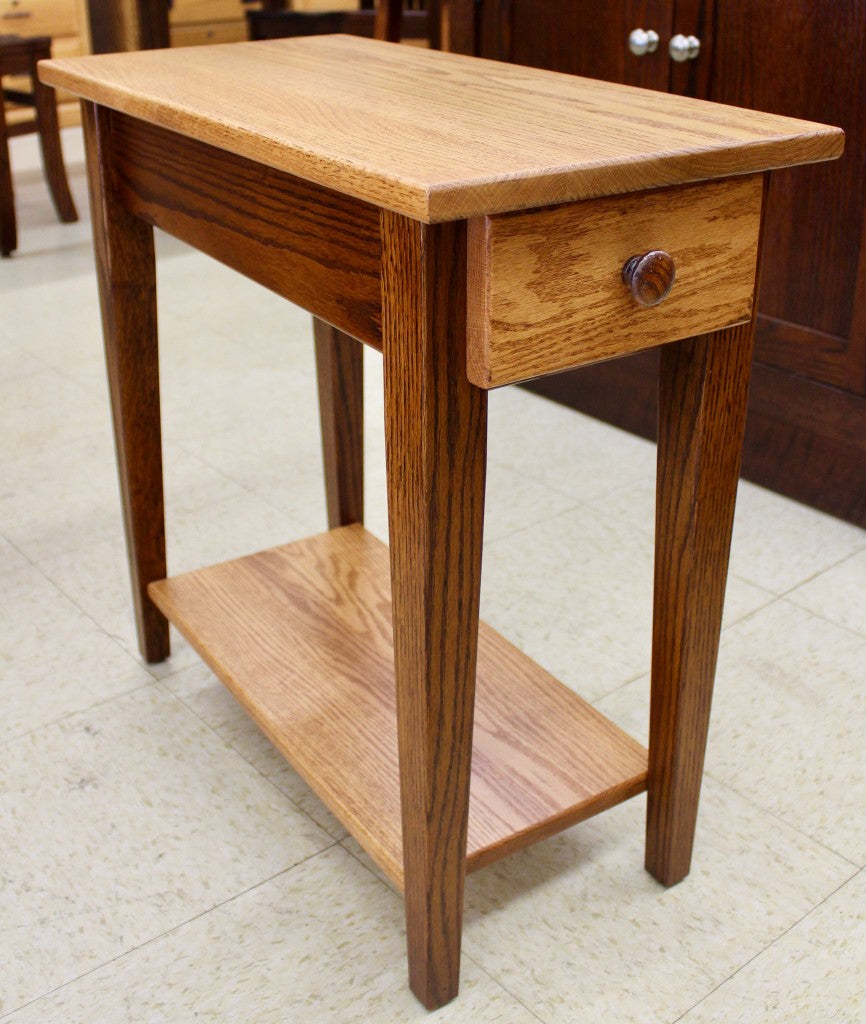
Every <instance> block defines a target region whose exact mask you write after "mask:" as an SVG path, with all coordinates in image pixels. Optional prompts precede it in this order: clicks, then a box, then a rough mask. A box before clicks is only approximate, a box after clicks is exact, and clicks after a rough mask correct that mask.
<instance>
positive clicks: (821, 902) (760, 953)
mask: <svg viewBox="0 0 866 1024" xmlns="http://www.w3.org/2000/svg"><path fill="white" fill-rule="evenodd" d="M859 874H860V870H857V871H855V872H854V874H853V875H851V876H850V877H848V878H846V879H845V880H844V881H843V882H840V884H839V885H837V886H836V888H835V889H833V890H832V892H829V893H827V895H826V896H824V897H823V899H821V900H819V901H818V903H816V904H815V906H814V907H812V909H811V910H808V911H807V912H806V913H805V914H803V916H802V917H800V918H798V919H797V920H796V921H794V922H793V924H791V925H789V926H788V927H787V928H785V930H784V931H782V932H780V933H779V934H778V935H777V936H776V937H775V938H774V939H772V940H771V941H770V942H768V943H767V945H766V946H764V947H763V949H761V950H759V951H758V952H757V953H755V954H753V955H752V956H750V957H749V958H748V960H746V961H744V962H743V963H742V964H740V966H739V967H738V968H737V969H736V970H735V971H733V972H732V973H731V974H729V975H728V977H727V978H725V979H724V981H720V982H719V984H718V985H715V986H714V987H713V988H712V989H710V991H709V992H707V993H706V995H703V996H701V998H700V999H699V1000H698V1001H697V1002H696V1003H693V1004H692V1005H691V1006H690V1007H689V1008H688V1009H687V1010H685V1011H684V1012H683V1013H681V1014H680V1016H679V1017H676V1018H675V1019H674V1020H673V1021H672V1022H671V1024H679V1021H681V1020H683V1019H684V1018H685V1017H687V1016H688V1014H690V1013H691V1012H692V1010H694V1009H696V1008H697V1007H698V1006H700V1005H701V1004H702V1003H704V1002H706V1001H707V999H709V998H710V996H712V995H713V993H714V992H717V991H718V990H719V989H720V988H723V987H724V986H725V985H727V984H728V982H730V981H732V980H733V979H734V978H736V976H737V975H738V974H740V973H741V972H742V971H744V970H745V969H746V968H747V967H748V966H749V965H750V964H751V963H753V962H754V961H755V960H757V959H758V958H759V957H762V956H763V955H764V954H765V953H766V952H768V950H770V949H772V948H773V947H774V946H776V945H778V943H780V942H781V941H782V940H783V939H784V938H785V936H786V935H787V934H788V933H789V932H791V931H793V930H794V929H795V928H797V927H798V926H799V925H801V924H802V923H803V922H804V921H805V920H806V919H807V918H809V917H811V916H812V914H814V913H815V912H816V911H817V910H818V909H819V908H820V907H822V906H823V905H824V904H825V903H826V902H827V901H828V900H829V899H832V897H833V896H835V895H836V894H837V893H838V892H840V891H841V890H842V889H844V888H845V886H846V885H849V884H850V883H851V882H852V881H853V880H854V879H855V878H856V877H857V875H859Z"/></svg>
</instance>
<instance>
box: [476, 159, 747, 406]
mask: <svg viewBox="0 0 866 1024" xmlns="http://www.w3.org/2000/svg"><path fill="white" fill-rule="evenodd" d="M762 195H763V175H760V174H757V175H751V176H749V177H743V178H728V179H723V180H721V181H715V182H710V183H702V184H698V185H687V186H683V187H679V188H672V189H663V190H659V191H654V192H639V193H629V194H627V195H618V196H611V197H604V198H601V199H590V200H587V201H585V202H580V203H569V204H567V205H564V206H554V207H548V208H546V209H543V210H533V211H530V212H526V213H509V214H502V215H498V216H492V217H479V218H476V219H474V220H471V221H470V222H469V326H468V353H467V365H468V373H469V378H470V380H471V381H472V382H473V383H474V384H476V385H478V386H479V387H483V388H492V387H498V386H499V385H501V384H512V383H515V382H516V381H521V380H528V379H530V378H531V377H538V376H541V375H542V374H546V373H553V372H555V371H557V370H564V369H567V368H569V367H574V366H580V365H582V364H585V363H593V362H597V361H599V360H602V359H609V358H611V357H612V356H616V355H625V354H626V353H629V352H636V351H638V350H639V349H643V348H649V347H651V346H653V345H660V344H662V343H664V342H668V341H675V340H677V339H680V338H688V337H692V336H694V335H698V334H705V333H708V332H709V331H715V330H719V329H721V328H723V327H727V326H731V325H732V324H736V323H742V322H743V321H744V320H747V319H748V318H749V316H750V315H751V309H752V297H753V290H754V283H755V270H756V265H757V255H758V233H759V228H760V220H761V200H762ZM655 249H661V250H664V251H665V252H667V253H669V254H670V256H671V257H673V261H674V266H675V270H676V277H675V281H674V284H673V287H672V288H671V291H670V293H669V295H668V296H667V297H666V298H665V299H663V300H662V301H661V302H660V303H659V304H658V305H655V306H650V307H646V306H641V305H639V304H638V303H637V302H636V300H635V299H634V298H633V297H632V294H631V292H630V290H629V288H628V287H627V286H626V285H625V284H624V283H623V279H622V269H623V265H624V264H625V263H626V261H627V260H629V259H630V258H631V257H632V256H636V255H640V254H643V253H646V252H648V251H650V250H655Z"/></svg>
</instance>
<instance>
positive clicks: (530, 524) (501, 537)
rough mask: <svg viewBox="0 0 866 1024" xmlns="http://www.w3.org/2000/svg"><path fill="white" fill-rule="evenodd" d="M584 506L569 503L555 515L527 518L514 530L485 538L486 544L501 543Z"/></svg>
mask: <svg viewBox="0 0 866 1024" xmlns="http://www.w3.org/2000/svg"><path fill="white" fill-rule="evenodd" d="M582 507H583V506H582V505H581V504H580V503H578V504H576V505H569V507H568V508H564V509H560V511H559V512H557V513H555V514H554V515H549V516H539V518H537V519H535V518H533V519H532V520H531V521H530V520H525V521H524V522H523V523H522V524H521V525H520V526H516V527H515V528H514V529H513V530H508V531H506V532H505V533H498V534H497V535H496V536H495V537H491V538H490V539H489V540H485V545H487V544H490V545H493V544H500V543H502V541H505V540H509V539H510V538H512V537H514V535H515V534H518V533H523V532H525V531H528V530H534V529H536V528H537V527H539V526H541V525H543V524H544V523H549V522H552V521H553V520H555V519H556V518H557V517H558V516H561V515H568V514H569V513H571V512H576V511H577V510H578V509H579V508H582Z"/></svg>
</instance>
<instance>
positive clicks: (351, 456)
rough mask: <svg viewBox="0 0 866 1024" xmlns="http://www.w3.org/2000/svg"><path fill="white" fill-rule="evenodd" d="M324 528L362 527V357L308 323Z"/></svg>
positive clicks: (327, 328)
mask: <svg viewBox="0 0 866 1024" xmlns="http://www.w3.org/2000/svg"><path fill="white" fill-rule="evenodd" d="M313 336H314V339H315V345H316V378H317V380H318V385H319V420H320V423H321V428H322V461H323V463H324V467H325V499H326V504H327V508H328V526H329V527H331V528H333V527H336V526H347V525H348V524H349V523H363V521H364V352H363V349H362V348H361V345H360V344H359V342H357V341H356V340H355V339H354V338H350V337H349V335H348V334H343V332H342V331H338V330H337V329H336V327H331V325H330V324H326V323H325V322H324V320H318V319H316V318H313Z"/></svg>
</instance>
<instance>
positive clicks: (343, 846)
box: [339, 832, 403, 962]
mask: <svg viewBox="0 0 866 1024" xmlns="http://www.w3.org/2000/svg"><path fill="white" fill-rule="evenodd" d="M350 840H352V841H354V842H356V843H358V845H359V846H360V847H361V849H362V850H364V847H363V845H362V844H361V843H360V842H359V840H357V839H355V837H354V836H353V835H352V833H351V832H349V834H348V835H347V836H345V837H344V838H343V839H341V840H340V841H339V845H340V848H341V849H343V850H345V851H346V853H348V854H349V856H350V857H352V858H353V860H355V861H356V863H358V864H360V865H361V867H362V868H363V869H364V870H365V871H366V872H367V873H368V874H369V875H372V877H373V878H375V879H376V881H377V882H379V883H380V884H381V885H384V886H385V888H386V889H387V890H388V891H389V892H392V893H393V894H394V895H395V896H396V897H397V899H398V900H400V901H402V900H403V893H402V892H400V890H399V889H398V888H397V886H396V884H395V883H394V882H392V881H391V879H390V878H388V876H387V875H385V873H384V871H383V872H382V874H383V875H384V876H385V877H384V878H380V876H379V875H377V874H376V872H375V871H374V870H373V869H372V868H371V867H370V865H369V864H367V863H366V862H365V861H363V860H362V859H361V858H360V857H359V856H357V854H356V853H355V851H354V850H353V849H352V848H351V846H347V845H346V843H348V842H349V841H350ZM364 852H365V853H366V852H367V851H366V850H364ZM367 856H368V857H369V856H370V855H369V854H367ZM370 859H371V860H372V859H373V858H372V857H370ZM395 962H396V961H395Z"/></svg>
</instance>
